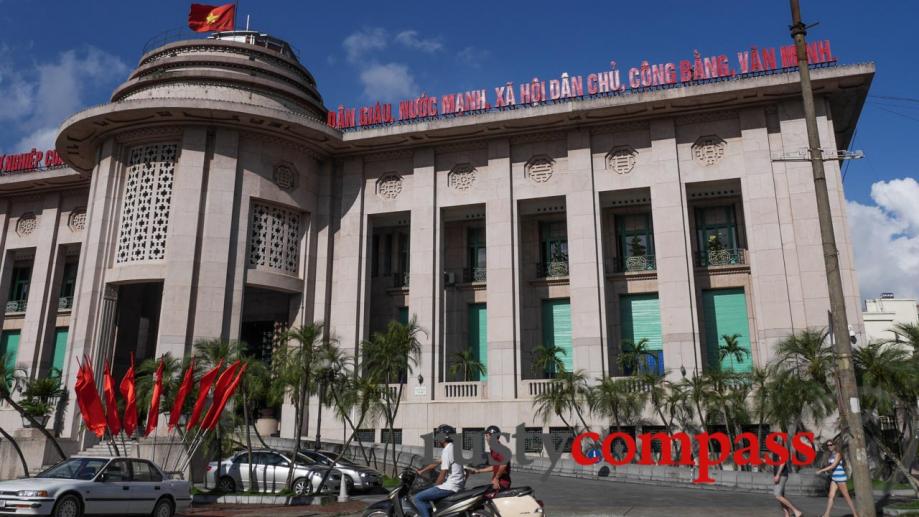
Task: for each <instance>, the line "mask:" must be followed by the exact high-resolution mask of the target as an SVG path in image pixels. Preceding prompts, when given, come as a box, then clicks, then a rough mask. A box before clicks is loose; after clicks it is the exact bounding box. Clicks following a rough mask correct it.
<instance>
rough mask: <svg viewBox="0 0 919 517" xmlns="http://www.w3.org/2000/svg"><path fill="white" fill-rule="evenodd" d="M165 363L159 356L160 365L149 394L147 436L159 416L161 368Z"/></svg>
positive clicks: (161, 387)
mask: <svg viewBox="0 0 919 517" xmlns="http://www.w3.org/2000/svg"><path fill="white" fill-rule="evenodd" d="M165 366H166V365H165V364H164V362H163V359H162V358H160V365H159V366H158V367H157V368H156V377H155V379H154V381H153V392H152V393H151V394H150V411H147V429H146V430H144V436H149V435H150V433H152V432H153V431H154V430H155V429H156V422H157V420H158V419H159V416H160V398H161V395H162V394H163V368H164V367H165Z"/></svg>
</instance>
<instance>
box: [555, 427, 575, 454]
mask: <svg viewBox="0 0 919 517" xmlns="http://www.w3.org/2000/svg"><path fill="white" fill-rule="evenodd" d="M549 436H551V437H552V443H553V444H555V450H557V451H562V452H571V444H572V442H574V433H572V432H571V429H568V428H567V427H550V428H549Z"/></svg>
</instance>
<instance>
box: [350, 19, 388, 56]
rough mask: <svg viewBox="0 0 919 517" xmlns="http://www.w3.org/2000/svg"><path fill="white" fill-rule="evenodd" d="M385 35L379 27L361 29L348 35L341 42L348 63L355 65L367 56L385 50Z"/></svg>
mask: <svg viewBox="0 0 919 517" xmlns="http://www.w3.org/2000/svg"><path fill="white" fill-rule="evenodd" d="M387 37H388V35H387V33H386V31H385V30H384V29H381V28H379V27H377V28H371V29H363V30H360V31H358V32H355V33H353V34H351V35H349V36H348V37H347V38H345V40H344V41H343V42H342V46H343V47H344V48H345V54H346V55H347V57H348V61H350V62H352V63H356V62H359V61H361V60H362V59H363V58H364V56H366V55H367V54H369V53H371V52H374V51H377V50H383V49H384V48H386V44H387V42H386V40H387Z"/></svg>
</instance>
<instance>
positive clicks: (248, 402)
mask: <svg viewBox="0 0 919 517" xmlns="http://www.w3.org/2000/svg"><path fill="white" fill-rule="evenodd" d="M242 361H243V363H244V364H245V365H246V371H245V373H244V374H243V376H242V379H241V380H240V383H239V388H238V389H237V391H236V393H235V395H234V399H235V404H236V407H237V408H240V409H242V413H243V425H244V426H245V430H246V431H245V432H246V435H245V437H246V451H247V452H248V453H249V457H250V458H251V457H252V428H253V425H252V415H253V414H254V413H255V412H256V411H257V410H258V409H259V406H261V405H262V404H269V405H274V404H277V403H280V400H277V399H276V398H275V399H273V398H272V396H271V379H270V372H269V371H268V367H266V366H265V363H263V362H262V361H259V360H258V359H255V358H253V357H245V358H243V359H242ZM256 432H257V431H256ZM259 441H261V442H262V443H263V445H264V440H262V439H261V436H259ZM249 483H250V486H252V487H255V488H254V491H256V492H257V491H258V476H256V475H255V464H254V463H253V462H251V461H250V462H249Z"/></svg>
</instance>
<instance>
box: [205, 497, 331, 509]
mask: <svg viewBox="0 0 919 517" xmlns="http://www.w3.org/2000/svg"><path fill="white" fill-rule="evenodd" d="M334 501H335V496H330V495H322V496H304V497H293V496H285V495H275V494H224V495H211V494H195V495H193V496H192V498H191V502H192V504H194V505H207V504H260V505H274V506H307V505H322V504H327V503H330V502H334Z"/></svg>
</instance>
